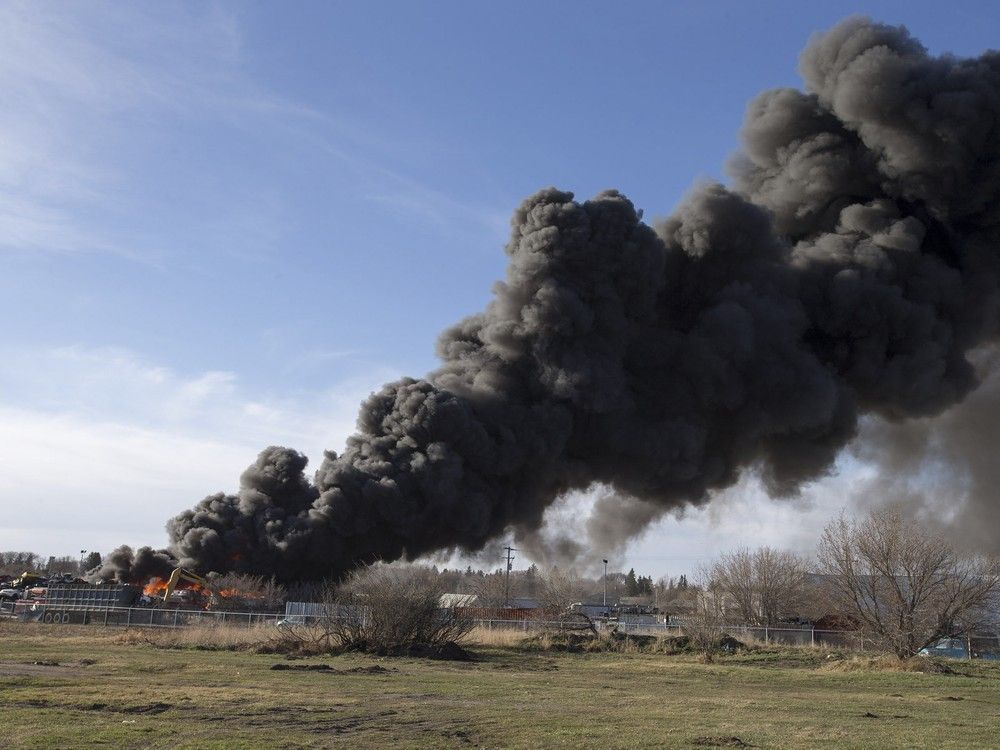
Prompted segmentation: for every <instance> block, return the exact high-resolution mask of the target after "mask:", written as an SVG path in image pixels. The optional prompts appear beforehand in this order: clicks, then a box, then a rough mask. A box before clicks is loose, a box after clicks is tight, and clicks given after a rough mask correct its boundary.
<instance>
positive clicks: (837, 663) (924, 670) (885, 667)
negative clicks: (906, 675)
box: [820, 654, 955, 674]
mask: <svg viewBox="0 0 1000 750" xmlns="http://www.w3.org/2000/svg"><path fill="white" fill-rule="evenodd" d="M820 669H822V670H824V671H826V672H918V673H921V674H954V672H955V670H954V669H952V667H950V666H949V665H948V664H946V663H944V662H941V661H938V660H936V659H927V658H924V657H921V656H912V657H910V658H909V659H900V658H898V657H896V656H893V655H892V654H883V655H878V656H862V655H857V656H851V657H848V658H846V659H831V660H830V661H829V662H828V663H826V664H823V665H822V666H821V667H820Z"/></svg>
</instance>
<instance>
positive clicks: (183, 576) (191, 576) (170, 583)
mask: <svg viewBox="0 0 1000 750" xmlns="http://www.w3.org/2000/svg"><path fill="white" fill-rule="evenodd" d="M181 581H187V582H188V583H193V584H195V585H196V586H200V587H201V588H203V589H205V591H207V592H208V593H209V595H210V596H211V595H214V592H213V591H212V589H211V587H210V586H209V585H208V581H206V580H205V579H204V578H202V577H201V576H200V575H197V574H196V573H192V572H191V571H190V570H185V569H184V568H174V570H173V572H172V573H171V574H170V577H169V578H168V579H167V586H166V588H165V589H163V601H164V602H169V601H170V595H171V594H172V593H174V589H175V588H177V584H178V583H180V582H181Z"/></svg>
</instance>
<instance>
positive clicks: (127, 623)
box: [125, 607, 132, 628]
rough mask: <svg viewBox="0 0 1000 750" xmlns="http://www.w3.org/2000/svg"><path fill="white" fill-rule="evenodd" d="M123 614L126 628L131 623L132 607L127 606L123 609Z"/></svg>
mask: <svg viewBox="0 0 1000 750" xmlns="http://www.w3.org/2000/svg"><path fill="white" fill-rule="evenodd" d="M125 615H126V617H125V627H126V628H127V627H128V626H129V625H131V624H132V608H131V607H129V608H128V609H127V610H126V611H125Z"/></svg>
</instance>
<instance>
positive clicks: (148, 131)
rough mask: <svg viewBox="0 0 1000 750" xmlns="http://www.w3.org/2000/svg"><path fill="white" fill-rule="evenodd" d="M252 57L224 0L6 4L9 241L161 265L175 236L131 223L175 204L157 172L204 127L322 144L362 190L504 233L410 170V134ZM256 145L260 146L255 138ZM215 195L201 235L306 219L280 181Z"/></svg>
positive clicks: (235, 233) (234, 244)
mask: <svg viewBox="0 0 1000 750" xmlns="http://www.w3.org/2000/svg"><path fill="white" fill-rule="evenodd" d="M250 54H252V50H248V49H247V48H246V46H245V43H244V40H243V36H242V33H241V28H240V18H239V14H238V13H237V12H236V11H235V10H233V9H231V8H229V7H227V6H223V5H220V4H205V5H195V6H179V5H170V6H154V5H149V4H143V5H135V4H122V3H101V2H94V3H85V4H77V3H59V2H56V3H47V4H38V3H29V2H9V3H4V4H2V5H0V98H2V99H3V101H4V107H3V109H2V111H0V204H2V205H3V208H2V209H0V248H5V249H7V250H22V251H24V250H28V251H35V252H37V251H41V250H47V251H52V252H63V253H64V252H101V253H116V254H119V255H122V256H124V257H127V258H130V259H139V260H145V261H148V262H151V263H157V264H159V263H161V262H162V256H163V255H164V254H169V253H170V252H171V250H172V249H173V248H171V247H170V244H169V240H167V239H166V238H163V237H157V236H155V234H153V233H151V232H150V230H149V228H148V227H141V226H140V227H136V226H131V225H130V226H128V228H127V229H126V228H125V225H129V224H130V222H128V221H122V219H123V215H125V214H127V215H130V216H132V217H134V216H137V215H142V214H143V213H144V212H149V211H150V210H152V208H153V205H154V204H155V210H156V213H158V214H161V215H163V214H169V213H170V210H171V209H170V206H168V205H163V204H162V202H159V203H157V202H156V200H157V199H156V197H154V195H155V194H150V193H149V183H148V181H149V180H150V179H155V170H156V169H157V168H158V166H157V165H156V164H155V154H156V153H157V152H159V151H163V149H164V148H165V144H169V142H170V140H171V138H173V137H175V136H174V131H175V130H177V129H178V128H179V127H180V126H182V125H183V126H185V127H186V126H187V124H189V123H192V122H193V123H197V124H199V125H201V126H205V125H211V126H212V127H214V128H216V130H217V132H220V133H227V132H228V133H229V137H230V138H237V139H238V138H243V137H248V138H251V140H252V138H253V137H254V136H259V135H260V134H261V133H265V132H269V133H271V134H272V135H273V139H272V140H273V142H275V143H276V144H278V143H281V142H282V141H284V142H285V143H288V144H297V145H299V146H302V144H308V143H313V144H315V145H316V151H317V153H318V154H325V155H326V156H327V158H330V159H332V160H333V162H332V163H338V164H339V165H340V166H345V165H346V166H347V167H348V169H349V171H350V173H351V179H353V180H354V181H356V182H358V183H359V184H360V185H362V186H363V187H362V191H361V192H360V193H359V194H358V197H359V198H362V199H367V200H369V201H371V202H373V203H376V204H379V205H384V206H388V207H389V208H390V209H391V210H392V211H394V212H398V213H400V214H403V215H405V218H406V219H408V220H409V219H412V218H414V217H416V218H417V219H419V220H421V221H425V222H427V223H429V224H433V225H435V226H436V227H437V228H438V229H439V230H440V229H444V230H446V231H453V230H454V228H456V227H462V226H467V225H469V223H470V222H471V223H472V224H473V225H476V226H479V227H482V226H484V225H485V226H486V227H487V229H489V230H494V229H497V228H499V230H500V231H501V232H502V231H503V227H504V225H505V222H506V215H505V211H494V210H491V209H490V208H489V207H488V206H482V205H480V204H478V203H477V202H475V201H468V200H463V199H462V198H460V197H457V196H454V195H449V194H447V193H446V192H443V191H441V190H437V189H435V188H433V187H431V186H429V185H428V184H426V183H425V182H424V181H422V180H421V179H418V178H417V177H414V176H407V175H406V174H404V170H403V169H402V167H401V165H400V163H399V162H400V151H401V150H402V151H403V152H405V150H406V148H407V146H406V144H405V143H400V142H399V138H398V137H397V136H394V137H392V138H390V137H387V136H384V135H379V133H378V127H376V124H375V123H366V122H361V121H357V119H356V118H354V117H352V115H351V114H350V113H347V112H342V111H329V112H323V111H318V110H316V109H314V108H312V107H310V106H308V105H307V104H304V103H302V102H296V101H293V100H290V99H288V98H287V97H284V96H282V95H281V94H280V93H278V92H274V91H270V90H268V89H267V88H266V87H264V86H261V85H260V84H259V83H258V82H257V81H255V80H254V78H253V76H252V75H251V73H250V72H249V71H250V68H251V66H250V65H248V59H247V56H248V55H250ZM248 148H250V149H251V153H252V147H251V144H250V141H248ZM147 151H148V152H149V156H150V157H152V158H153V159H154V164H152V168H153V170H154V173H153V174H151V173H149V172H148V171H147V170H148V169H149V168H150V166H151V165H150V163H149V159H147V158H144V157H142V158H137V157H136V154H142V153H143V152H147ZM169 153H176V149H174V150H173V151H170V152H169ZM253 158H254V157H253V156H251V159H253ZM172 160H173V159H171V160H170V161H172ZM248 170H249V171H250V172H252V171H253V170H252V168H248ZM332 171H335V170H332ZM248 176H249V175H248ZM192 189H196V190H202V191H209V190H210V188H208V187H205V186H200V185H192ZM213 189H215V188H213ZM215 190H216V192H215V193H213V194H209V193H206V195H205V196H204V200H205V201H209V202H211V203H212V210H211V212H210V214H209V215H207V216H204V217H195V216H191V215H186V216H185V222H186V223H187V224H189V225H190V226H189V231H191V233H192V235H193V236H194V235H195V234H196V236H197V237H198V238H199V240H200V241H201V242H203V243H204V244H209V245H217V246H219V247H224V248H228V249H230V250H232V251H234V252H243V253H244V254H247V255H250V256H252V255H253V254H254V252H255V248H256V247H259V246H269V247H273V246H278V245H280V241H281V238H282V236H283V234H284V232H285V225H286V223H287V222H288V221H290V219H288V217H286V215H285V213H286V212H285V206H284V203H285V202H286V201H292V199H291V198H289V197H286V196H282V194H281V193H280V192H278V191H276V190H275V189H274V188H273V187H271V186H270V185H269V184H268V180H267V179H266V177H265V176H264V175H261V177H260V178H259V179H258V180H257V181H256V182H255V181H254V180H253V179H247V180H238V181H237V183H236V184H232V183H229V184H228V188H225V189H223V188H218V189H215ZM504 208H505V209H506V207H504Z"/></svg>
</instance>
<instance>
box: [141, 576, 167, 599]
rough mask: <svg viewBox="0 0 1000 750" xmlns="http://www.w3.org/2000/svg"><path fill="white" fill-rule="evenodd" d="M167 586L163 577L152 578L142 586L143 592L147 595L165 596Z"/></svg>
mask: <svg viewBox="0 0 1000 750" xmlns="http://www.w3.org/2000/svg"><path fill="white" fill-rule="evenodd" d="M166 588H167V582H166V581H165V580H164V579H163V578H150V579H149V583H147V584H146V585H145V586H143V587H142V593H143V594H145V595H146V596H163V592H164V591H165V590H166Z"/></svg>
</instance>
